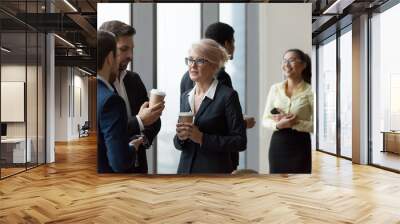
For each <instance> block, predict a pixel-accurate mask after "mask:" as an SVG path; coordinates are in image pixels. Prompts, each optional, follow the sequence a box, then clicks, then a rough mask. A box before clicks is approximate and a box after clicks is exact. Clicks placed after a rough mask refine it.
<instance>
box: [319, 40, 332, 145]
mask: <svg viewBox="0 0 400 224" xmlns="http://www.w3.org/2000/svg"><path fill="white" fill-rule="evenodd" d="M318 66H319V67H318V94H317V96H318V105H317V107H318V129H319V130H318V149H320V150H323V151H326V152H330V153H336V94H337V93H336V39H335V37H332V40H331V41H329V42H327V43H324V44H321V45H320V46H319V48H318Z"/></svg>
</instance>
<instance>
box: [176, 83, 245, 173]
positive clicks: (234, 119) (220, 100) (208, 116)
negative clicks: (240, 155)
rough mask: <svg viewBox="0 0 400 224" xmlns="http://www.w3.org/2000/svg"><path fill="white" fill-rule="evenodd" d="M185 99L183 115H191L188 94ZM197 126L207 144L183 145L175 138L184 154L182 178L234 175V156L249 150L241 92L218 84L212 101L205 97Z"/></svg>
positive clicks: (182, 96) (186, 142) (181, 160)
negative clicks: (211, 174)
mask: <svg viewBox="0 0 400 224" xmlns="http://www.w3.org/2000/svg"><path fill="white" fill-rule="evenodd" d="M189 91H190V90H188V91H186V92H184V94H182V95H181V106H180V111H182V112H185V111H190V110H191V109H190V105H189V99H188V93H189ZM194 124H195V125H196V126H197V127H198V128H199V130H200V131H201V132H203V144H202V145H201V146H200V144H197V143H194V142H193V141H191V140H189V139H188V140H185V141H181V140H179V139H178V137H177V136H176V135H175V137H174V145H175V148H177V149H178V150H181V151H182V153H181V158H180V161H179V166H178V173H179V174H189V173H231V172H232V171H233V170H234V169H233V165H232V158H231V155H232V152H239V151H243V150H245V149H246V143H247V137H246V127H245V125H244V122H243V115H242V109H241V107H240V103H239V97H238V95H237V92H236V91H234V90H233V89H232V88H229V87H227V86H225V85H223V84H221V83H218V85H217V89H216V92H215V95H214V99H213V100H211V99H209V98H208V97H205V98H204V100H203V102H202V103H201V105H200V108H199V111H198V112H197V114H196V117H195V120H194Z"/></svg>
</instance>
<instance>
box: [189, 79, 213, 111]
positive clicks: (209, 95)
mask: <svg viewBox="0 0 400 224" xmlns="http://www.w3.org/2000/svg"><path fill="white" fill-rule="evenodd" d="M217 86H218V80H217V79H214V80H213V82H212V83H211V85H210V87H208V90H207V92H206V94H204V96H203V98H202V99H201V103H202V102H203V100H204V98H205V97H207V98H209V99H210V100H214V96H215V92H216V91H217ZM196 89H197V84H196V85H194V87H193V89H192V90H191V91H190V92H189V93H188V99H189V105H190V109H191V110H192V112H194V95H195V93H196ZM201 103H200V104H201Z"/></svg>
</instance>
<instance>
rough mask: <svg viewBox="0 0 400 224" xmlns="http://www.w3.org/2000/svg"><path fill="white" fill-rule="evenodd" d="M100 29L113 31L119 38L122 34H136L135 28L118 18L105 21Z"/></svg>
mask: <svg viewBox="0 0 400 224" xmlns="http://www.w3.org/2000/svg"><path fill="white" fill-rule="evenodd" d="M99 30H105V31H108V32H111V33H113V34H114V35H115V37H116V38H117V39H118V38H119V37H122V36H133V35H135V34H136V30H135V28H133V27H132V26H130V25H128V24H126V23H124V22H121V21H118V20H111V21H107V22H104V23H103V24H101V26H100V28H99Z"/></svg>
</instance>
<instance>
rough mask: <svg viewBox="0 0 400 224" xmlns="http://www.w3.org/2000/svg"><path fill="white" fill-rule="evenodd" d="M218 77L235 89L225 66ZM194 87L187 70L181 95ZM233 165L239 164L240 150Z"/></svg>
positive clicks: (233, 159) (234, 166) (219, 80)
mask: <svg viewBox="0 0 400 224" xmlns="http://www.w3.org/2000/svg"><path fill="white" fill-rule="evenodd" d="M216 78H217V80H218V82H219V83H221V84H223V85H226V86H227V87H229V88H231V89H233V86H232V80H231V77H230V76H229V74H228V73H226V71H225V69H224V68H221V69H220V70H219V71H218V73H217V75H216ZM193 87H194V83H193V81H192V80H191V79H190V76H189V72H188V71H187V72H186V73H185V74H184V75H183V77H182V80H181V95H182V94H183V93H184V92H186V91H187V90H190V89H192V88H193ZM232 165H233V169H234V170H236V169H237V166H238V165H239V152H232Z"/></svg>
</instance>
